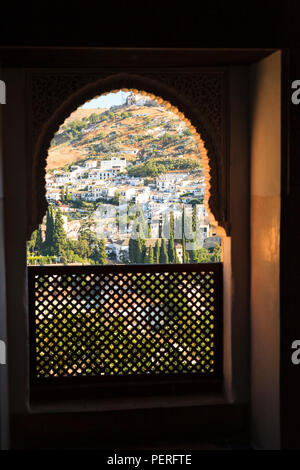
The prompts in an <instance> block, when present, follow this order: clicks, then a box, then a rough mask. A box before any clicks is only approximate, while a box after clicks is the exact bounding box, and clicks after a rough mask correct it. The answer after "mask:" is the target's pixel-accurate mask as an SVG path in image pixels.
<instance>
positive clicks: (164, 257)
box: [159, 238, 169, 264]
mask: <svg viewBox="0 0 300 470" xmlns="http://www.w3.org/2000/svg"><path fill="white" fill-rule="evenodd" d="M159 263H160V264H168V263H169V256H168V251H167V245H166V239H165V238H163V239H162V241H161V247H160V255H159Z"/></svg>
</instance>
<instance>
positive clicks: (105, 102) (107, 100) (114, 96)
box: [81, 91, 130, 109]
mask: <svg viewBox="0 0 300 470" xmlns="http://www.w3.org/2000/svg"><path fill="white" fill-rule="evenodd" d="M129 94H130V92H124V91H118V92H116V93H109V94H108V95H103V96H99V97H98V98H94V99H93V100H91V101H89V102H87V103H85V104H84V105H83V106H81V107H82V108H84V109H88V108H110V107H111V106H116V105H120V104H123V103H124V101H125V99H126V98H127V96H128V95H129Z"/></svg>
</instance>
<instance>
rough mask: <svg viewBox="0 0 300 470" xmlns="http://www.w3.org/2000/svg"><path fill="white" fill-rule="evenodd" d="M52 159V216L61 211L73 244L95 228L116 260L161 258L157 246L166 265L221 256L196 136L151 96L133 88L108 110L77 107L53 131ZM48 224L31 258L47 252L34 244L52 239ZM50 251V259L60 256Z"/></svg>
mask: <svg viewBox="0 0 300 470" xmlns="http://www.w3.org/2000/svg"><path fill="white" fill-rule="evenodd" d="M80 111H81V112H80ZM83 111H84V112H83ZM47 163H48V166H47V173H46V197H47V200H48V203H49V208H50V210H51V213H50V212H49V211H48V214H47V220H50V219H49V217H52V219H53V220H52V222H51V223H53V224H55V220H54V219H55V214H56V213H57V212H59V213H60V217H61V220H62V223H63V231H64V233H65V237H66V240H68V241H69V243H70V244H72V243H73V245H72V246H73V247H74V246H75V245H76V243H79V241H80V240H82V239H83V238H84V237H86V236H87V233H89V236H90V235H91V233H93V237H94V238H93V237H92V239H89V243H90V244H93V240H94V239H95V237H96V238H97V240H102V241H103V243H104V245H105V251H106V253H105V257H107V260H108V262H110V263H130V262H131V263H132V262H149V263H152V262H156V261H158V262H159V255H158V250H160V252H162V251H163V250H166V251H167V255H168V254H169V256H168V257H167V258H166V259H165V261H167V262H190V261H191V262H192V261H194V262H195V261H196V260H197V259H198V261H199V260H200V261H211V260H215V259H214V257H216V256H214V255H211V253H216V252H218V253H219V251H218V250H219V244H220V239H219V238H218V237H216V233H215V228H214V227H211V226H210V225H209V220H208V215H207V213H206V210H205V208H204V205H203V197H204V187H205V182H204V176H203V172H202V165H201V155H200V153H199V150H198V148H197V145H196V143H195V140H194V138H193V136H192V134H191V132H190V130H189V129H188V127H187V126H186V124H185V122H183V121H181V120H180V119H179V117H178V116H177V115H176V114H174V113H173V112H170V111H168V110H167V109H166V108H165V107H164V106H163V105H160V104H159V103H158V102H156V101H154V100H151V99H150V98H149V97H147V96H145V95H139V94H133V93H131V94H129V96H127V99H126V101H125V102H124V103H123V104H120V105H118V106H112V107H110V108H109V109H89V110H88V109H85V110H84V109H81V108H79V109H78V110H77V111H75V113H73V117H72V115H71V116H70V117H69V118H68V119H67V120H66V121H65V123H64V124H63V125H62V126H61V127H60V129H59V131H58V132H57V133H56V134H55V136H54V138H53V140H52V142H51V147H50V149H49V153H48V161H47ZM46 224H47V222H46V220H45V221H44V223H43V224H42V226H41V227H40V234H39V235H37V234H36V235H35V241H33V242H32V243H31V247H30V255H31V259H32V262H34V258H38V255H42V253H41V251H43V250H41V249H40V250H38V249H35V248H36V246H35V245H36V243H37V242H36V240H37V238H39V244H40V245H41V243H44V244H45V243H46V237H47V235H46V230H47V227H46ZM53 226H54V225H53ZM48 228H49V227H48ZM170 237H171V239H172V242H170V240H169V239H170ZM48 238H49V234H48ZM140 238H142V239H143V240H144V241H143V242H142V244H141V243H140V242H139V239H140ZM168 240H169V241H168ZM183 240H184V241H183ZM134 243H136V245H137V246H135V247H134V249H133V244H134ZM170 243H172V244H173V247H171V246H170ZM48 244H49V243H48ZM164 244H165V245H166V247H165V248H164ZM138 247H139V248H138ZM48 248H49V247H48ZM138 249H139V250H140V251H141V252H142V251H143V253H144V254H143V255H142V254H141V253H140V254H137V253H136V250H138ZM134 250H135V254H134V255H133V254H132V253H133V251H134ZM172 250H173V251H174V254H173V255H172ZM75 251H76V250H75ZM189 251H190V255H189ZM46 252H47V254H51V255H52V259H51V261H50V260H49V259H48V262H61V261H62V259H61V258H62V256H59V253H54V252H53V250H51V249H48V251H47V250H46ZM192 253H193V254H192ZM196 253H197V255H196ZM201 253H202V255H201V257H202V258H201V259H199V256H200V254H201ZM44 254H45V250H44ZM155 257H156V259H155ZM197 257H198V258H197ZM81 258H84V257H82V256H81ZM172 258H173V259H172ZM162 260H164V257H162ZM68 261H70V260H68ZM75 261H76V260H75ZM77 261H79V259H77ZM81 261H83V260H82V259H81ZM89 261H90V260H89ZM96 262H97V259H96ZM98 262H99V259H98ZM102 262H104V261H103V260H102ZM105 262H107V261H106V258H105Z"/></svg>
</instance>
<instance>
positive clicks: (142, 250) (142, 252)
mask: <svg viewBox="0 0 300 470" xmlns="http://www.w3.org/2000/svg"><path fill="white" fill-rule="evenodd" d="M145 258H146V243H145V240H144V238H142V237H141V236H139V237H138V243H137V260H136V262H137V263H138V264H143V263H144V262H145Z"/></svg>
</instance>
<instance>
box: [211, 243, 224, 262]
mask: <svg viewBox="0 0 300 470" xmlns="http://www.w3.org/2000/svg"><path fill="white" fill-rule="evenodd" d="M211 260H212V261H213V262H214V263H220V262H221V261H222V248H221V245H219V243H217V244H216V246H215V247H214V249H213V252H212V256H211Z"/></svg>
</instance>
